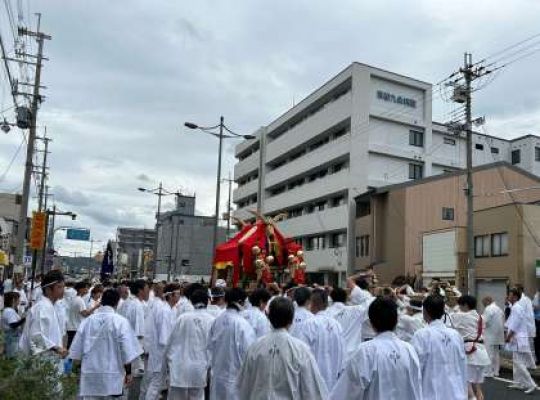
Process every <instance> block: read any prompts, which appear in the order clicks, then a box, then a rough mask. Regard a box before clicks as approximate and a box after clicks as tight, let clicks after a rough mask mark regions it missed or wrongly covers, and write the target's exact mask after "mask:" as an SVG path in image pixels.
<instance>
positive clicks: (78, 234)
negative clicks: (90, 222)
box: [66, 229, 90, 242]
mask: <svg viewBox="0 0 540 400" xmlns="http://www.w3.org/2000/svg"><path fill="white" fill-rule="evenodd" d="M66 239H69V240H84V241H86V242H87V241H89V240H90V229H68V230H67V232H66Z"/></svg>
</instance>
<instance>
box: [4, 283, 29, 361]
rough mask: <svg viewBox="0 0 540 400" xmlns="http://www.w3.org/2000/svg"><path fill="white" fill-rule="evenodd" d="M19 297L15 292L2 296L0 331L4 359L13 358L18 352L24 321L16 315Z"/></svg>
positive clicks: (24, 319) (23, 318)
mask: <svg viewBox="0 0 540 400" xmlns="http://www.w3.org/2000/svg"><path fill="white" fill-rule="evenodd" d="M19 297H20V296H19V293H17V292H8V293H6V294H5V295H4V307H3V310H2V323H1V324H0V329H1V330H3V331H4V357H6V358H14V357H15V356H16V355H17V353H18V352H19V340H20V338H21V333H22V329H23V325H24V323H25V321H26V318H25V317H22V318H21V316H20V315H19V314H18V313H17V307H18V305H19Z"/></svg>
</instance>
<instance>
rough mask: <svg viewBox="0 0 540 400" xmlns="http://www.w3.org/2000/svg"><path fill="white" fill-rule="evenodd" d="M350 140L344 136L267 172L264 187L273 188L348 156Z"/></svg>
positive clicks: (347, 136) (348, 136) (349, 137)
mask: <svg viewBox="0 0 540 400" xmlns="http://www.w3.org/2000/svg"><path fill="white" fill-rule="evenodd" d="M350 139H351V135H350V134H346V135H344V136H342V137H340V138H338V139H336V140H333V141H331V142H329V143H327V144H326V145H324V146H321V147H320V148H318V149H317V150H314V151H312V152H310V153H307V154H305V155H304V156H302V157H300V158H298V159H296V160H294V161H292V162H290V163H287V164H285V165H283V166H281V167H279V168H277V169H275V170H273V171H270V172H267V173H266V177H265V185H266V187H272V186H275V185H277V184H279V183H281V182H283V181H286V180H287V179H290V178H291V177H294V176H298V175H300V174H302V173H304V172H306V171H308V170H309V169H311V168H313V167H316V166H318V165H322V164H325V163H328V162H330V161H332V160H334V159H336V158H339V157H341V156H343V155H346V154H348V153H349V151H350V146H351V142H350Z"/></svg>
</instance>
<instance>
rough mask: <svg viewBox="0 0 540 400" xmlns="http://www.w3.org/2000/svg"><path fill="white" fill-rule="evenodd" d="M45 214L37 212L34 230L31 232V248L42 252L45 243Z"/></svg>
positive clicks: (33, 222)
mask: <svg viewBox="0 0 540 400" xmlns="http://www.w3.org/2000/svg"><path fill="white" fill-rule="evenodd" d="M46 218H47V215H46V213H44V212H35V211H34V213H33V216H32V229H31V231H30V248H31V249H32V250H42V249H43V244H44V242H45V219H46Z"/></svg>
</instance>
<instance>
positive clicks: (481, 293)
mask: <svg viewBox="0 0 540 400" xmlns="http://www.w3.org/2000/svg"><path fill="white" fill-rule="evenodd" d="M476 293H477V294H478V296H477V299H478V311H479V312H482V311H483V310H484V306H483V305H482V299H483V298H484V297H486V296H491V297H492V298H493V300H495V302H496V303H497V305H498V306H499V307H501V308H504V301H505V299H506V279H493V280H477V281H476Z"/></svg>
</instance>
